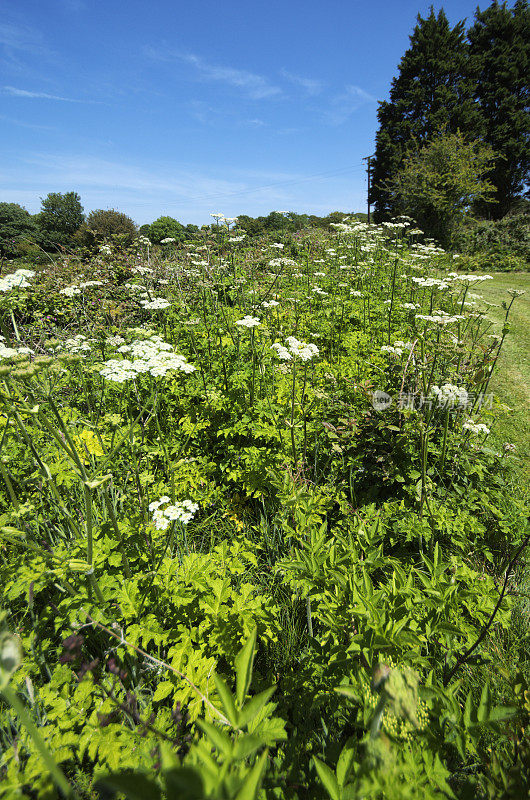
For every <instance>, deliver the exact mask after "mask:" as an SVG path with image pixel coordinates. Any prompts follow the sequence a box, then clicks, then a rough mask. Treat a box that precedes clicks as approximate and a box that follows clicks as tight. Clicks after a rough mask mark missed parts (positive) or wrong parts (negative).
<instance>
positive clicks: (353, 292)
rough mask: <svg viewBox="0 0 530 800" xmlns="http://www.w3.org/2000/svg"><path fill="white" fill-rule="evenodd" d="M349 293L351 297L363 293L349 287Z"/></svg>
mask: <svg viewBox="0 0 530 800" xmlns="http://www.w3.org/2000/svg"><path fill="white" fill-rule="evenodd" d="M350 295H351V296H352V297H362V296H363V293H362V292H359V291H358V290H357V289H350Z"/></svg>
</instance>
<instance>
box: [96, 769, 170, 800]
mask: <svg viewBox="0 0 530 800" xmlns="http://www.w3.org/2000/svg"><path fill="white" fill-rule="evenodd" d="M98 788H102V789H113V790H114V791H115V792H122V793H123V794H124V795H125V797H126V798H127V800H161V797H162V794H161V792H160V789H159V788H158V786H157V785H156V783H154V782H153V781H150V780H149V778H147V777H146V776H145V775H144V774H143V773H141V772H122V773H116V775H108V776H107V777H106V778H100V780H98V782H97V784H96V789H98Z"/></svg>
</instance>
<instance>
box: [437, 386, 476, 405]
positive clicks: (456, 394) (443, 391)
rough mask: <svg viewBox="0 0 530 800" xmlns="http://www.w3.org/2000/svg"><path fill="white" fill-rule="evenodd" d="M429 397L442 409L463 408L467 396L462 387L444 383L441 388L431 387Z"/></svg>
mask: <svg viewBox="0 0 530 800" xmlns="http://www.w3.org/2000/svg"><path fill="white" fill-rule="evenodd" d="M431 397H434V398H435V399H436V400H437V402H438V405H440V406H443V407H444V408H453V407H454V406H460V407H462V408H463V407H464V406H465V405H467V402H468V394H467V391H466V390H465V389H464V387H463V386H455V385H454V384H452V383H444V385H443V386H433V387H432V388H431Z"/></svg>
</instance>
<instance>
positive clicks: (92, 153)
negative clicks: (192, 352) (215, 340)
mask: <svg viewBox="0 0 530 800" xmlns="http://www.w3.org/2000/svg"><path fill="white" fill-rule="evenodd" d="M488 4H489V3H487V2H484V3H481V7H482V8H484V7H486V6H487V5H488ZM476 5H477V3H476V0H447V2H445V3H443V7H444V8H445V11H446V13H447V15H448V17H449V20H450V21H451V23H452V24H454V23H456V22H457V21H458V20H459V19H462V18H464V17H467V19H468V22H471V21H472V19H473V15H474V11H475V8H476ZM429 6H430V0H427V1H426V2H423V0H368V2H366V0H363V2H361V1H360V0H348V2H338V1H337V0H328V2H323V0H320V2H315V0H305V2H302V0H284V1H283V2H278V1H277V0H267V2H256V0H247V1H246V2H241V1H240V0H235V2H234V1H233V2H228V3H224V4H223V3H220V2H216V3H213V2H210V0H197V2H195V3H190V2H187V3H184V2H179V0H171V2H170V1H169V0H151V2H150V3H149V2H146V0H142V2H140V1H139V0H128V2H125V0H0V97H1V106H0V145H1V148H2V153H3V158H2V162H1V164H0V201H6V202H15V203H20V204H21V205H24V206H25V207H26V208H27V209H28V211H30V212H32V213H34V212H36V211H38V210H39V208H40V199H39V198H40V197H44V196H46V194H48V192H50V191H58V192H64V191H70V190H75V191H77V192H79V194H80V195H81V200H82V202H83V205H84V207H85V211H89V210H91V209H94V208H116V209H118V210H120V211H124V212H125V213H127V214H129V215H130V216H131V217H132V218H133V219H134V220H135V221H136V222H137V223H139V224H142V223H144V222H151V221H152V220H153V219H155V218H156V217H158V216H160V215H161V214H169V215H171V216H174V217H176V218H177V219H179V220H180V221H181V222H184V223H188V222H193V223H195V224H203V223H207V222H210V221H211V220H210V213H212V212H213V213H215V212H220V213H223V214H225V215H226V216H227V217H231V216H236V215H237V214H243V213H248V214H251V215H252V216H257V215H258V214H266V213H268V212H269V211H271V210H278V211H297V212H308V213H314V214H319V215H321V214H327V213H329V212H330V211H333V210H344V211H346V210H347V211H359V210H365V205H366V173H365V166H364V163H363V162H362V158H363V156H366V155H368V154H370V153H371V152H373V147H374V135H375V131H376V129H377V116H376V113H377V101H378V100H383V99H385V98H386V97H387V96H388V91H389V88H390V81H391V79H392V77H393V76H394V75H395V74H396V71H397V65H398V63H399V60H400V58H401V56H402V55H403V53H404V51H405V50H406V48H407V47H408V44H409V39H408V37H409V34H410V33H411V32H412V29H413V27H414V23H415V19H416V14H417V13H418V11H419V12H420V13H421V14H422V15H423V16H425V15H426V14H427V13H428V9H429ZM434 7H435V9H436V10H437V9H438V8H439V7H440V4H436V3H435V6H434Z"/></svg>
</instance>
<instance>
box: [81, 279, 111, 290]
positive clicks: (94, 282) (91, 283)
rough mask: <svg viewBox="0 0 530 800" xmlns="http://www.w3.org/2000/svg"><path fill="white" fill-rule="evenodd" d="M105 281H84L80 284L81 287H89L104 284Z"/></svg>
mask: <svg viewBox="0 0 530 800" xmlns="http://www.w3.org/2000/svg"><path fill="white" fill-rule="evenodd" d="M104 283H105V281H84V282H83V283H80V284H79V288H80V289H88V288H90V286H103V285H104Z"/></svg>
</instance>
